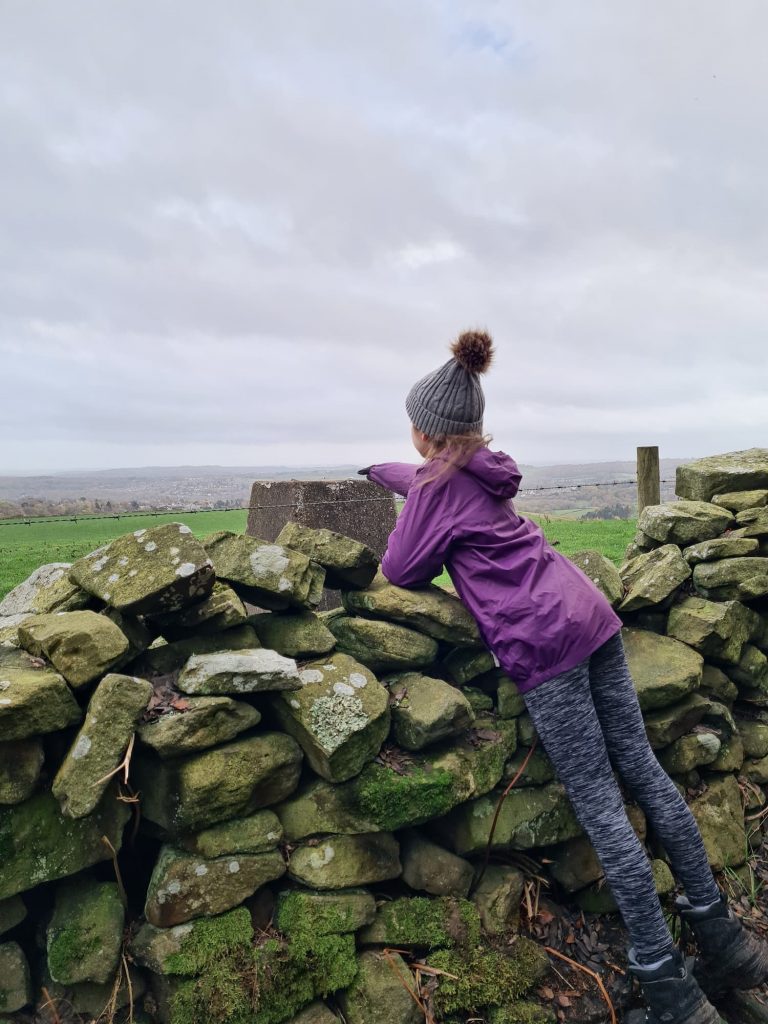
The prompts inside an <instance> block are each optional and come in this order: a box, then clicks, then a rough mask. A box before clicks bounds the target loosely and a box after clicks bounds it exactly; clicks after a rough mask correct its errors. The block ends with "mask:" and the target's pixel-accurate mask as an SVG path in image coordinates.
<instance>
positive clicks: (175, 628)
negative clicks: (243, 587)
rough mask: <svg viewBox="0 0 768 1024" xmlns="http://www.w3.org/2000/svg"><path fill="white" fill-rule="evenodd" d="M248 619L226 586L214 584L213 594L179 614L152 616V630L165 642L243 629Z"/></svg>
mask: <svg viewBox="0 0 768 1024" xmlns="http://www.w3.org/2000/svg"><path fill="white" fill-rule="evenodd" d="M247 618H248V612H247V611H246V608H245V605H244V604H243V602H242V601H241V600H240V598H239V597H238V596H237V594H236V593H235V592H234V590H233V589H232V587H228V586H227V585H226V583H219V582H218V581H217V582H216V583H214V585H213V590H212V591H211V592H210V594H208V596H207V597H204V598H203V600H202V601H198V602H197V603H196V604H191V605H188V606H187V607H186V608H181V609H179V610H178V611H173V612H165V613H163V614H160V615H154V616H152V625H153V627H154V628H155V629H156V630H157V631H158V632H159V633H162V635H163V636H164V637H165V638H166V640H170V641H173V640H185V639H187V638H188V637H193V636H205V635H208V634H213V633H221V632H222V631H223V630H225V629H232V627H233V626H240V625H242V624H243V623H244V622H245V621H246V619H247Z"/></svg>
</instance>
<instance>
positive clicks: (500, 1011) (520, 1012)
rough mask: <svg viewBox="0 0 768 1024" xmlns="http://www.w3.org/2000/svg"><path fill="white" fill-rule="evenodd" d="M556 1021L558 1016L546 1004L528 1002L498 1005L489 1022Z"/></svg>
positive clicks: (535, 1023)
mask: <svg viewBox="0 0 768 1024" xmlns="http://www.w3.org/2000/svg"><path fill="white" fill-rule="evenodd" d="M556 1021H557V1017H556V1016H555V1014H554V1013H553V1012H552V1010H550V1009H548V1008H547V1007H546V1006H541V1005H540V1004H539V1003H526V1002H519V1003H513V1004H512V1006H500V1007H497V1008H496V1009H494V1010H491V1013H490V1015H489V1017H488V1024H556Z"/></svg>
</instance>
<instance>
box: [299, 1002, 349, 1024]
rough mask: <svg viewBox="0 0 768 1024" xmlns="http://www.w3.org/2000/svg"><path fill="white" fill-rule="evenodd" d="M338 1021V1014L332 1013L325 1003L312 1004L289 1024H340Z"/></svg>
mask: <svg viewBox="0 0 768 1024" xmlns="http://www.w3.org/2000/svg"><path fill="white" fill-rule="evenodd" d="M338 1020H339V1018H338V1017H337V1016H336V1014H335V1013H332V1012H331V1011H330V1010H329V1009H328V1007H327V1006H326V1005H325V1003H312V1005H311V1006H308V1007H307V1008H306V1009H304V1010H302V1011H301V1012H300V1013H297V1014H296V1016H295V1017H292V1018H291V1020H290V1021H289V1022H288V1024H338Z"/></svg>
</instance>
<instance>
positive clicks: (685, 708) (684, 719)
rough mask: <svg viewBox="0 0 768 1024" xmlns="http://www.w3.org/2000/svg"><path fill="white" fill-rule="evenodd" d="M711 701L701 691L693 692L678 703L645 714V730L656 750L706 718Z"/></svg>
mask: <svg viewBox="0 0 768 1024" xmlns="http://www.w3.org/2000/svg"><path fill="white" fill-rule="evenodd" d="M710 707H711V701H710V700H708V699H707V698H706V697H704V696H703V695H702V694H700V693H691V694H689V695H688V696H687V697H684V698H683V699H682V700H681V701H678V702H677V703H676V704H669V705H668V706H667V707H665V708H660V709H659V710H658V711H649V712H648V713H647V714H646V715H645V716H644V722H645V731H646V733H647V735H648V741H649V742H650V744H651V746H652V747H653V749H654V750H661V749H662V748H663V747H668V746H669V745H670V743H674V741H675V740H676V739H678V738H679V737H680V736H684V735H685V733H687V732H690V731H691V729H693V728H694V726H697V725H698V724H699V722H701V720H702V719H703V718H704V716H705V715H706V713H707V712H708V711H709V709H710Z"/></svg>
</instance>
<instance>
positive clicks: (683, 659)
mask: <svg viewBox="0 0 768 1024" xmlns="http://www.w3.org/2000/svg"><path fill="white" fill-rule="evenodd" d="M622 637H623V640H624V650H625V652H626V656H627V663H628V665H629V671H630V673H631V675H632V679H633V681H634V684H635V689H636V690H637V696H638V700H639V701H640V707H641V708H642V709H643V711H652V710H654V709H655V708H662V707H666V706H667V705H668V704H674V703H675V702H676V701H679V700H681V699H682V698H683V697H685V696H687V694H689V693H692V692H693V691H694V690H697V689H698V688H699V686H700V685H701V675H702V670H703V666H704V659H703V658H702V656H701V655H700V654H698V653H697V652H696V651H694V650H692V649H691V648H690V647H688V646H687V645H686V644H683V643H680V641H679V640H674V639H672V637H667V636H659V635H658V634H656V633H648V632H646V631H645V630H642V629H623V630H622Z"/></svg>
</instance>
